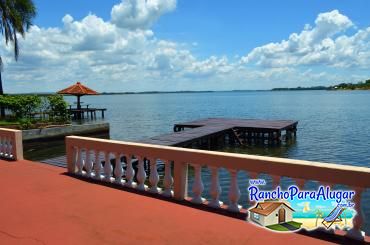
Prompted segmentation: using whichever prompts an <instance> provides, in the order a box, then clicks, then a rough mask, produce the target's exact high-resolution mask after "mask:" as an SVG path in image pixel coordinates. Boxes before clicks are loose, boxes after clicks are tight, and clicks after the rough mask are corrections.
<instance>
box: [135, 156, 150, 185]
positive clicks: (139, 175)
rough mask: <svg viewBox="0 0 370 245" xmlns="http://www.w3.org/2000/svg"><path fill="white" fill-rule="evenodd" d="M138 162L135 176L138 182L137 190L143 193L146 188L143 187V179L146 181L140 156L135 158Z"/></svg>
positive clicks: (142, 160)
mask: <svg viewBox="0 0 370 245" xmlns="http://www.w3.org/2000/svg"><path fill="white" fill-rule="evenodd" d="M137 160H138V165H137V168H138V172H137V175H136V178H137V181H138V182H139V184H138V186H137V189H138V190H142V191H145V190H146V188H147V186H146V185H145V179H146V173H145V168H144V159H143V158H142V157H140V156H137Z"/></svg>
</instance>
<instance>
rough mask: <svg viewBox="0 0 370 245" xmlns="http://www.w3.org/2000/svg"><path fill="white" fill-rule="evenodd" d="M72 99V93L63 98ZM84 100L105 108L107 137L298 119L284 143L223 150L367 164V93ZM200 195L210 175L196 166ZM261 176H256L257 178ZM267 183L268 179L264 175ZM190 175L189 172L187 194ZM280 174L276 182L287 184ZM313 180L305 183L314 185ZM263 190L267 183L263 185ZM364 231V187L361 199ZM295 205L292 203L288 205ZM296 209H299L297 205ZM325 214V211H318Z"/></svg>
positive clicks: (368, 210) (243, 177) (224, 180)
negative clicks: (182, 125) (200, 123)
mask: <svg viewBox="0 0 370 245" xmlns="http://www.w3.org/2000/svg"><path fill="white" fill-rule="evenodd" d="M66 99H67V100H68V101H69V102H71V103H73V102H74V101H75V98H74V97H66ZM82 101H84V103H85V104H90V105H91V106H94V107H105V108H107V109H108V110H107V113H106V119H105V120H107V121H109V123H110V127H111V132H110V138H111V139H116V140H133V141H135V140H139V139H142V138H146V137H151V136H155V135H159V134H164V133H169V132H171V131H172V128H173V124H175V123H178V122H185V121H189V120H195V119H200V118H207V117H229V118H254V119H291V120H298V121H299V124H298V132H297V140H296V141H295V142H294V143H292V144H290V145H282V146H277V147H253V148H239V149H226V150H228V151H236V152H241V153H248V154H258V155H266V156H276V157H285V158H293V159H303V160H312V161H321V162H333V163H339V164H349V165H355V166H365V167H370V91H294V92H293V91H286V92H284V91H279V92H275V91H274V92H272V91H264V92H213V93H181V94H137V95H102V96H90V97H83V99H82ZM202 171H203V172H202V176H203V177H202V178H203V181H204V185H205V193H204V194H205V196H206V197H207V196H209V193H208V190H209V185H210V174H209V172H208V170H207V169H206V168H205V169H203V170H202ZM260 177H262V176H260ZM229 180H230V179H229V175H228V173H227V172H226V171H225V170H222V171H221V172H220V183H221V186H222V191H223V193H222V195H221V199H222V200H227V193H228V188H229ZM266 180H267V181H268V183H271V179H269V177H266ZM192 181H193V180H192V174H191V172H190V179H189V182H190V183H189V193H191V190H190V188H191V186H192ZM238 181H239V185H240V189H241V192H242V197H241V199H240V203H244V204H245V203H247V199H246V198H247V192H246V189H247V188H246V187H247V185H248V176H247V173H245V172H240V173H239V175H238ZM292 183H294V182H292V180H291V179H288V178H283V181H282V186H283V188H284V186H285V187H286V186H288V185H289V184H292ZM315 185H316V186H317V183H311V182H309V183H307V184H306V188H315ZM266 188H268V186H267V187H266ZM362 203H363V205H362V207H363V212H364V215H365V217H366V219H367V220H368V221H366V224H365V230H366V231H367V232H370V222H369V220H370V204H369V203H370V191H369V190H367V191H366V192H365V193H364V195H363V198H362ZM293 208H295V207H293ZM298 208H299V207H298ZM326 212H330V209H328V210H326V211H324V213H326Z"/></svg>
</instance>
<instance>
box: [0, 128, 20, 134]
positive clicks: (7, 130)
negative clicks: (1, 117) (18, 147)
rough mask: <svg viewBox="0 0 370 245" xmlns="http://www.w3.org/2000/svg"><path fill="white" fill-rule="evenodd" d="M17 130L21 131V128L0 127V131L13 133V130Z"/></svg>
mask: <svg viewBox="0 0 370 245" xmlns="http://www.w3.org/2000/svg"><path fill="white" fill-rule="evenodd" d="M19 131H21V130H17V129H10V128H0V132H8V133H15V132H19Z"/></svg>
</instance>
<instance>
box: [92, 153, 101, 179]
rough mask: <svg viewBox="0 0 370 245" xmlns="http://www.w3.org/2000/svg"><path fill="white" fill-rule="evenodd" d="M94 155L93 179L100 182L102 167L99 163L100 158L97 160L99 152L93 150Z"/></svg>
mask: <svg viewBox="0 0 370 245" xmlns="http://www.w3.org/2000/svg"><path fill="white" fill-rule="evenodd" d="M94 153H95V162H94V172H95V179H97V180H101V169H102V166H101V162H100V158H99V151H98V150H95V151H94Z"/></svg>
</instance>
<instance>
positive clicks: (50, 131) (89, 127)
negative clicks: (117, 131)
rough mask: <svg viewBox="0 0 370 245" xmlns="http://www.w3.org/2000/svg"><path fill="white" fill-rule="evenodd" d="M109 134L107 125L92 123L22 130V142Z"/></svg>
mask: <svg viewBox="0 0 370 245" xmlns="http://www.w3.org/2000/svg"><path fill="white" fill-rule="evenodd" d="M101 132H106V133H109V123H93V124H82V125H69V126H62V127H53V128H42V129H29V130H22V135H23V141H32V140H37V139H58V138H64V137H65V136H67V135H88V134H93V133H101Z"/></svg>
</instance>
